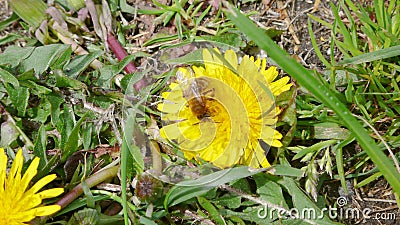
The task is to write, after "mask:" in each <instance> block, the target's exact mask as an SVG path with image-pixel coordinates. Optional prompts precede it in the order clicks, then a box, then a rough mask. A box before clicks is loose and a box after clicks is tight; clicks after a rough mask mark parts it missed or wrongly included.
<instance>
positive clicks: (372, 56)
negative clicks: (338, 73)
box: [338, 45, 400, 65]
mask: <svg viewBox="0 0 400 225" xmlns="http://www.w3.org/2000/svg"><path fill="white" fill-rule="evenodd" d="M398 55H400V45H397V46H393V47H389V48H385V49H380V50H376V51H374V52H369V53H365V54H362V55H358V56H355V57H352V58H349V59H345V60H343V61H341V62H339V63H338V65H346V64H360V63H365V62H371V61H375V60H380V59H386V58H391V57H395V56H398Z"/></svg>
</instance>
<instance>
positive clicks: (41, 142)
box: [33, 124, 47, 170]
mask: <svg viewBox="0 0 400 225" xmlns="http://www.w3.org/2000/svg"><path fill="white" fill-rule="evenodd" d="M46 144H47V138H46V128H45V126H44V124H42V125H41V126H40V128H39V131H38V136H37V138H36V142H35V146H34V147H33V154H34V155H35V156H37V157H39V158H40V162H39V167H38V169H39V170H42V169H43V168H44V166H45V165H46V164H47V155H46Z"/></svg>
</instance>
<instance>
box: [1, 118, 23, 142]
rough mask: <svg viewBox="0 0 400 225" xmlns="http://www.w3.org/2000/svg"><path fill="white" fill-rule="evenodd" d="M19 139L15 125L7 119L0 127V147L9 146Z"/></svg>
mask: <svg viewBox="0 0 400 225" xmlns="http://www.w3.org/2000/svg"><path fill="white" fill-rule="evenodd" d="M18 137H19V132H18V129H17V128H16V127H15V124H14V123H13V122H12V121H11V120H10V119H8V120H7V121H5V122H3V123H2V124H1V127H0V145H1V146H10V145H11V143H13V142H14V141H15V140H17V138H18Z"/></svg>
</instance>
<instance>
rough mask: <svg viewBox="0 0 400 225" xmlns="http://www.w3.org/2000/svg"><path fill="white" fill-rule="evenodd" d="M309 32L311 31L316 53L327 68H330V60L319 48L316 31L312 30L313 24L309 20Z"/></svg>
mask: <svg viewBox="0 0 400 225" xmlns="http://www.w3.org/2000/svg"><path fill="white" fill-rule="evenodd" d="M308 32H309V33H310V38H311V44H312V46H313V48H314V51H315V54H316V55H317V56H318V58H319V60H321V62H322V63H323V64H324V65H325V66H326V68H327V69H330V68H331V67H332V66H331V64H330V63H329V62H328V60H326V59H325V57H324V56H323V55H322V52H321V50H320V49H319V48H318V44H317V40H315V35H314V31H313V30H312V26H311V21H310V20H308Z"/></svg>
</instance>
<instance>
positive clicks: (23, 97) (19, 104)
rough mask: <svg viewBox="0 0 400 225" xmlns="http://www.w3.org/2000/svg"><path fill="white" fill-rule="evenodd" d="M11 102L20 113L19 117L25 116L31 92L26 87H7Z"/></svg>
mask: <svg viewBox="0 0 400 225" xmlns="http://www.w3.org/2000/svg"><path fill="white" fill-rule="evenodd" d="M5 87H6V89H7V93H8V94H9V96H10V99H11V102H12V103H13V104H14V107H15V108H16V109H17V111H18V116H25V112H26V107H27V106H28V99H29V90H28V88H26V87H21V86H20V87H13V86H11V85H8V84H6V85H5Z"/></svg>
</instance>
